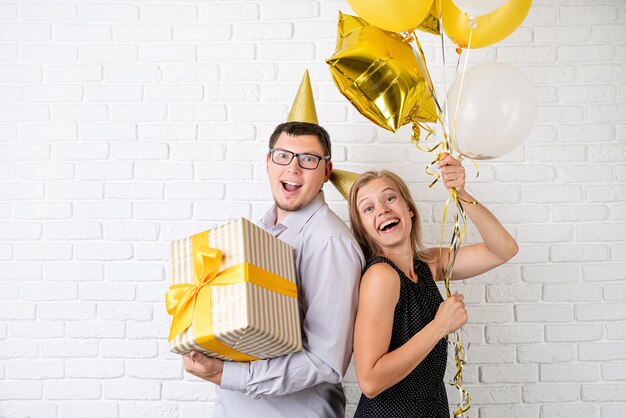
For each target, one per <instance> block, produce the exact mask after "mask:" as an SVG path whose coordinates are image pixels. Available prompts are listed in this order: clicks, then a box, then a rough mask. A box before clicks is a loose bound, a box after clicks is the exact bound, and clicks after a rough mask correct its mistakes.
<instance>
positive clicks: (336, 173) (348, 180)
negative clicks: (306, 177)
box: [330, 169, 360, 200]
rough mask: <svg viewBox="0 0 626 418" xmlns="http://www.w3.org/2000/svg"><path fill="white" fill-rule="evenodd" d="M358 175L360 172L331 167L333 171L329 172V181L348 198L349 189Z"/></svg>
mask: <svg viewBox="0 0 626 418" xmlns="http://www.w3.org/2000/svg"><path fill="white" fill-rule="evenodd" d="M359 176H360V174H358V173H353V172H351V171H344V170H336V169H333V171H331V172H330V182H331V183H332V184H333V186H335V188H336V189H337V190H339V193H341V195H342V196H343V198H344V199H346V200H348V198H349V197H350V189H351V188H352V185H353V184H354V182H355V181H356V179H357V178H358V177H359Z"/></svg>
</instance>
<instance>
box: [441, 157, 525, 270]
mask: <svg viewBox="0 0 626 418" xmlns="http://www.w3.org/2000/svg"><path fill="white" fill-rule="evenodd" d="M439 166H440V167H441V175H442V179H443V182H444V185H445V186H446V188H448V189H451V188H452V187H454V188H456V191H457V194H458V196H459V198H461V199H463V200H465V201H468V202H472V201H475V199H474V198H473V197H472V196H471V195H470V194H469V193H467V191H465V169H464V168H463V166H462V165H461V162H460V161H459V160H457V159H455V158H453V157H451V156H450V155H448V154H444V157H443V158H442V159H441V161H439ZM463 208H464V209H465V213H466V214H467V216H468V217H469V218H470V220H471V221H472V223H473V224H474V225H475V226H476V229H477V230H478V233H479V234H480V236H481V237H482V239H483V242H481V243H479V244H471V245H466V246H462V247H461V248H459V251H458V252H457V256H456V260H455V263H454V271H453V273H452V279H453V280H459V279H467V278H470V277H474V276H478V275H479V274H482V273H484V272H486V271H489V270H491V269H493V268H495V267H497V266H499V265H501V264H504V263H506V262H507V261H508V260H510V259H511V258H512V257H513V256H514V255H515V254H517V251H518V246H517V243H516V242H515V240H514V239H513V237H512V236H511V235H510V234H509V233H508V232H507V230H506V229H504V227H503V226H502V224H501V223H500V221H498V219H497V218H496V217H495V216H493V214H492V213H491V212H490V211H489V210H488V209H487V208H486V207H484V206H483V205H482V204H480V203H476V204H467V203H465V204H463ZM437 252H438V250H437ZM441 254H442V259H441V260H440V262H441V263H443V266H444V268H446V267H447V261H448V255H449V249H443V250H442V252H441ZM433 264H434V263H433ZM433 268H434V267H433V266H432V265H431V270H432V269H433ZM433 277H436V275H435V274H433Z"/></svg>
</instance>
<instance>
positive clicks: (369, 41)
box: [326, 13, 437, 132]
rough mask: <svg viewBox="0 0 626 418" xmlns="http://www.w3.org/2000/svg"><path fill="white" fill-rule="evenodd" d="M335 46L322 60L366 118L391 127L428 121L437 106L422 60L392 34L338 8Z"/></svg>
mask: <svg viewBox="0 0 626 418" xmlns="http://www.w3.org/2000/svg"><path fill="white" fill-rule="evenodd" d="M337 29H338V40H337V50H336V52H335V54H334V55H333V56H332V57H331V58H329V59H327V60H326V63H327V64H328V65H329V66H330V72H331V75H332V77H333V80H334V82H335V84H336V85H337V87H338V88H339V91H340V92H341V93H342V94H343V95H344V96H345V97H346V98H347V99H348V100H349V101H350V102H351V103H352V104H353V105H354V106H355V107H356V108H357V110H358V111H359V112H360V113H361V114H362V115H364V116H365V117H367V118H368V119H370V120H371V121H372V122H374V123H375V124H377V125H378V126H381V127H383V128H385V129H388V130H390V131H392V132H395V131H396V130H398V129H399V128H400V127H401V126H402V125H405V124H407V123H410V122H413V121H420V122H434V121H436V120H437V110H436V105H435V101H434V100H433V97H432V94H431V91H433V88H432V82H431V80H430V77H429V75H428V70H427V68H426V63H425V62H424V60H423V59H422V58H421V56H420V55H419V54H416V53H415V52H414V50H413V48H411V45H409V43H408V42H407V41H406V40H405V39H404V38H402V36H400V35H399V34H397V33H394V32H387V31H384V30H382V29H379V28H377V27H375V26H371V25H370V24H368V23H367V22H365V21H364V20H363V19H360V18H358V17H355V16H350V15H344V14H343V13H339V24H338V25H337Z"/></svg>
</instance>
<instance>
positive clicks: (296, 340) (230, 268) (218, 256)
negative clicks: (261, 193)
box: [166, 218, 302, 361]
mask: <svg viewBox="0 0 626 418" xmlns="http://www.w3.org/2000/svg"><path fill="white" fill-rule="evenodd" d="M171 249H172V256H171V260H172V262H171V268H172V271H171V280H172V285H171V286H170V289H169V291H168V292H167V294H166V305H167V310H168V313H169V314H170V315H172V316H173V318H172V326H171V329H170V336H169V343H170V349H171V351H172V352H174V353H178V354H186V353H188V352H189V351H191V350H197V351H200V352H202V353H205V354H206V355H208V356H210V357H215V358H220V359H223V360H234V361H253V360H258V359H264V358H271V357H276V356H281V355H285V354H288V353H291V352H295V351H298V350H300V349H301V348H302V336H301V331H300V315H299V311H298V298H297V290H296V272H295V262H294V255H293V249H292V248H291V247H290V246H289V245H287V244H285V243H284V242H282V241H281V240H279V239H278V238H276V237H274V236H272V235H271V234H269V233H268V232H266V231H264V230H263V229H261V228H259V227H258V226H256V225H254V224H253V223H251V222H250V221H248V220H247V219H245V218H240V219H237V220H235V221H233V222H230V223H227V224H225V225H222V226H220V227H217V228H214V229H211V230H208V231H204V232H201V233H199V234H195V235H193V236H191V237H187V238H185V239H182V240H179V241H175V242H173V243H172V248H171Z"/></svg>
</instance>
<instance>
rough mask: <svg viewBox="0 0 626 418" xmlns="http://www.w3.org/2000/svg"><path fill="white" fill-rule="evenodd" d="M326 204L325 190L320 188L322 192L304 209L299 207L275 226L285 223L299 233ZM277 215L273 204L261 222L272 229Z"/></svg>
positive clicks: (285, 225)
mask: <svg viewBox="0 0 626 418" xmlns="http://www.w3.org/2000/svg"><path fill="white" fill-rule="evenodd" d="M325 204H326V199H325V198H324V192H323V191H321V190H320V192H319V193H318V194H317V195H316V196H315V198H314V199H313V200H312V201H311V203H309V204H308V205H306V206H305V207H303V208H302V209H299V210H297V211H295V212H290V213H289V215H287V217H286V218H285V219H283V220H282V222H280V223H278V224H276V225H275V226H276V227H278V226H279V225H283V226H284V227H286V228H287V229H290V230H293V231H294V232H298V233H299V232H300V231H302V228H304V225H305V224H306V223H307V221H308V220H309V219H310V218H311V216H313V215H314V214H315V212H317V211H318V210H319V209H320V208H321V207H322V206H324V205H325ZM276 217H277V210H276V205H273V206H272V207H271V208H270V210H268V211H267V212H266V213H265V215H264V216H263V218H262V219H261V222H262V223H263V225H264V226H265V228H266V229H271V228H273V227H274V222H276Z"/></svg>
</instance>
